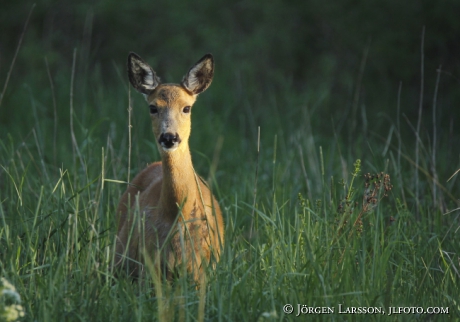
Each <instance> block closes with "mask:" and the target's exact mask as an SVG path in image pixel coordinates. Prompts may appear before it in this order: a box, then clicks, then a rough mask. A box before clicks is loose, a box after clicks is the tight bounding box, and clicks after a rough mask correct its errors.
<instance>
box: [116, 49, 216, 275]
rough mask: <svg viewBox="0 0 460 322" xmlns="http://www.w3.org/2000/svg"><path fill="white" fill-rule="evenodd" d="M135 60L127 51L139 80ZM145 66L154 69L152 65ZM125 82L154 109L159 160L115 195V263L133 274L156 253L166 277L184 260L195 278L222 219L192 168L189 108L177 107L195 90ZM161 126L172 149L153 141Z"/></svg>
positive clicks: (189, 101)
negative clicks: (173, 137)
mask: <svg viewBox="0 0 460 322" xmlns="http://www.w3.org/2000/svg"><path fill="white" fill-rule="evenodd" d="M205 57H206V56H205ZM205 57H203V59H205ZM203 59H202V60H200V61H199V63H200V62H201V61H203ZM137 62H140V63H142V66H144V67H145V65H146V66H148V65H147V64H146V63H145V62H144V61H142V60H141V58H140V57H139V56H137V55H133V56H132V55H130V57H129V63H128V70H129V75H130V79H131V78H135V79H136V80H139V79H141V80H142V78H143V77H145V70H142V71H141V72H140V74H141V76H139V77H138V74H136V72H139V66H138V65H139V64H137V65H136V63H137ZM197 64H198V63H197ZM210 64H211V65H210ZM195 66H196V65H195ZM209 66H211V67H212V68H213V62H212V61H211V62H210V63H209V62H208V64H207V65H206V67H207V68H209ZM148 68H150V66H148ZM192 68H193V67H192ZM147 72H148V71H147ZM151 72H153V73H154V71H153V69H151ZM198 72H199V71H198ZM189 73H190V71H189ZM153 75H154V77H156V75H155V74H153ZM187 75H188V74H187ZM187 75H186V77H187ZM192 76H193V77H195V79H194V81H195V82H196V79H198V80H199V81H200V83H199V84H198V86H197V88H198V89H199V90H201V89H202V88H203V87H206V88H207V87H208V86H209V84H210V82H211V80H212V78H211V80H210V79H209V72H208V76H207V79H203V80H202V79H200V78H199V77H200V75H198V73H196V74H194V75H192ZM204 82H205V83H204ZM131 83H132V85H133V86H134V87H135V88H136V89H137V90H138V91H140V92H141V93H143V94H146V96H147V101H148V103H149V104H151V105H154V106H155V107H156V108H157V109H158V112H157V113H155V114H152V115H151V120H152V128H153V132H154V134H155V139H156V142H157V145H158V148H159V150H160V153H161V159H162V161H161V162H155V163H153V164H151V165H150V166H148V167H147V168H146V169H144V170H143V171H141V172H140V173H139V174H138V175H137V176H136V177H135V178H134V179H133V181H132V182H131V184H130V185H129V187H128V189H127V190H126V191H125V193H124V194H123V195H122V197H121V200H120V203H119V205H118V209H117V214H118V216H119V217H118V234H117V243H116V264H117V265H118V266H122V267H123V268H124V269H127V271H128V273H129V274H133V275H139V274H140V273H141V271H142V270H143V265H144V264H145V262H146V261H145V256H148V257H149V258H150V259H151V260H152V261H154V260H155V259H157V258H158V255H159V260H160V266H161V267H162V269H163V270H164V271H165V272H166V274H167V275H168V277H170V276H171V274H172V273H173V272H174V270H175V269H177V268H178V266H181V265H184V266H185V267H186V269H187V271H188V272H189V273H190V274H192V276H193V278H194V279H195V281H196V282H199V280H200V275H201V273H202V270H203V264H204V265H207V264H209V263H210V262H211V261H212V259H213V258H214V260H215V261H218V260H219V258H220V253H221V249H222V247H223V244H224V224H223V219H222V213H221V210H220V207H219V204H218V202H217V200H216V199H215V197H214V196H213V194H212V192H211V191H210V190H209V188H208V186H207V185H206V184H205V183H204V181H202V179H201V178H199V177H198V175H197V174H196V173H195V171H194V169H193V164H192V159H191V155H190V151H189V147H188V138H189V136H190V129H191V113H187V114H186V113H183V109H184V107H185V106H192V105H193V103H194V102H195V100H196V96H197V95H196V94H194V93H193V92H192V93H191V92H190V89H188V88H184V87H183V85H178V84H163V85H160V84H159V85H157V87H155V88H154V89H152V90H150V91H145V86H144V85H143V84H138V83H137V81H136V82H133V81H131ZM166 130H167V131H168V132H172V133H177V135H178V136H180V138H181V140H180V143H179V144H178V147H177V149H175V150H174V151H167V150H165V149H163V148H162V146H161V145H160V144H159V143H158V142H159V138H160V135H161V134H162V133H164V132H165V131H166ZM136 210H137V211H136ZM136 216H137V218H136ZM160 250H161V252H160ZM144 255H145V256H144Z"/></svg>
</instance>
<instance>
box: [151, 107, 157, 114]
mask: <svg viewBox="0 0 460 322" xmlns="http://www.w3.org/2000/svg"><path fill="white" fill-rule="evenodd" d="M149 107H150V114H157V113H158V108H157V107H156V106H155V105H150V106H149Z"/></svg>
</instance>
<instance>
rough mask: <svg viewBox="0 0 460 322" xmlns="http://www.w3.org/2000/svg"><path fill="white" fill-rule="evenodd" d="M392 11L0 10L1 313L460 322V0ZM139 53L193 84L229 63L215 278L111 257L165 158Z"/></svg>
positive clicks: (59, 6) (196, 156) (218, 75)
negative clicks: (135, 64)
mask: <svg viewBox="0 0 460 322" xmlns="http://www.w3.org/2000/svg"><path fill="white" fill-rule="evenodd" d="M381 5H382V8H380V9H377V8H375V7H373V6H370V5H369V4H368V3H367V2H366V1H358V2H356V3H355V2H352V1H348V0H347V1H343V2H338V1H336V2H330V3H323V2H320V1H306V2H303V1H292V2H282V1H277V0H276V1H273V3H271V4H267V3H262V2H260V1H254V2H250V1H240V2H235V3H232V4H229V3H227V2H224V1H220V0H219V1H212V2H211V1H204V2H202V3H192V2H187V1H175V2H172V1H169V2H168V1H159V2H158V3H153V2H149V1H144V0H142V1H138V2H128V1H126V2H122V1H96V2H90V1H82V2H78V3H74V2H71V1H64V2H56V1H51V0H47V1H42V2H41V3H39V2H37V3H36V4H33V3H32V2H30V3H28V2H27V1H24V2H22V3H17V4H8V5H7V4H2V10H1V13H0V31H1V36H0V277H1V278H2V282H0V283H1V284H0V321H3V320H5V321H14V320H16V319H17V320H18V321H304V320H307V319H311V320H314V321H446V320H449V321H459V320H460V297H459V294H460V254H459V250H460V219H459V216H460V184H459V180H460V172H459V169H460V152H459V151H460V150H459V147H460V131H459V126H458V122H459V120H460V109H459V107H458V106H459V103H460V95H459V93H460V83H459V79H460V76H459V73H460V68H459V66H460V61H459V57H460V47H459V44H458V39H460V38H459V37H460V25H459V23H458V18H457V17H456V15H457V14H458V12H459V11H458V10H460V8H459V5H458V4H457V2H456V1H447V2H446V3H444V4H439V3H431V2H428V1H421V2H420V3H414V4H409V3H400V2H397V1H392V0H388V1H383V2H382V3H381ZM456 9H458V10H456ZM388 17H392V18H391V19H393V20H392V22H391V23H390V22H389V21H388V19H389V18H388ZM130 51H134V52H136V53H137V54H139V55H140V56H142V57H143V58H144V59H145V60H146V61H147V62H149V64H150V65H151V66H152V67H153V68H154V69H155V70H156V72H157V74H158V75H159V76H160V78H161V79H162V80H163V81H165V82H176V83H178V82H180V80H181V79H182V76H183V75H184V74H185V73H186V72H187V71H188V68H189V67H191V66H192V65H193V63H195V62H196V61H197V60H198V59H199V58H200V57H202V56H203V55H204V54H205V53H207V52H212V53H213V55H214V60H215V76H214V80H213V83H212V85H211V86H210V88H209V89H208V90H207V91H206V92H204V93H203V94H200V96H199V97H198V100H197V102H196V104H195V105H194V107H193V112H192V134H191V138H190V148H191V152H192V157H193V162H194V167H195V169H196V171H197V173H198V174H200V175H201V176H202V177H203V178H204V179H206V180H207V182H208V183H209V185H210V187H211V188H212V191H213V193H214V194H215V196H216V197H217V199H218V200H219V204H220V207H221V209H222V211H223V216H224V221H225V246H224V249H223V252H222V257H221V260H220V262H219V263H218V265H217V266H216V269H215V270H212V269H207V270H206V281H205V283H204V284H203V285H202V286H201V288H199V289H197V288H195V286H194V284H193V283H192V281H191V279H190V277H189V276H187V275H186V274H182V275H180V276H178V277H177V278H176V279H174V280H173V281H165V280H164V279H163V278H161V277H158V276H155V274H153V273H152V274H147V276H146V278H145V279H132V278H130V277H127V276H125V275H123V274H116V273H117V272H115V271H114V270H113V268H112V265H113V261H114V252H115V237H116V230H117V226H116V213H115V212H116V207H117V205H118V201H119V198H120V196H121V194H122V193H123V191H124V190H125V189H126V187H127V184H128V182H129V181H130V180H132V178H133V177H134V176H135V175H136V174H137V173H138V172H139V171H141V170H142V169H143V168H144V167H145V166H146V165H147V164H149V163H151V162H154V161H158V160H159V158H160V154H159V152H158V151H157V147H156V144H155V142H154V136H153V133H152V131H151V124H150V117H149V109H148V105H147V103H146V102H145V101H144V99H143V97H142V95H140V94H139V93H137V92H135V90H133V89H132V87H130V85H129V82H128V79H127V75H126V59H127V55H128V53H129V52H130ZM151 272H152V271H151ZM291 310H292V311H291Z"/></svg>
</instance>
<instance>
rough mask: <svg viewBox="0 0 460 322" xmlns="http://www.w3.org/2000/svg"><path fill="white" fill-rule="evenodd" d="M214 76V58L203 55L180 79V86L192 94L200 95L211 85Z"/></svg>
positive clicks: (209, 55)
mask: <svg viewBox="0 0 460 322" xmlns="http://www.w3.org/2000/svg"><path fill="white" fill-rule="evenodd" d="M213 76H214V58H213V57H212V55H211V54H206V55H204V56H203V57H202V58H201V59H200V60H199V61H198V62H197V63H196V64H195V65H193V67H192V68H190V70H189V71H188V73H187V74H185V76H184V78H183V79H182V86H184V87H185V89H187V90H188V91H189V92H191V93H192V94H195V95H197V94H200V93H201V92H204V91H205V90H206V89H207V88H208V87H209V85H211V82H212V77H213Z"/></svg>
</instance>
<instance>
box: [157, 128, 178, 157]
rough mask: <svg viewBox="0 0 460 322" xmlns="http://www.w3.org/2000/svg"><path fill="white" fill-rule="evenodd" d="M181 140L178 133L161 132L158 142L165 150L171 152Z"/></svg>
mask: <svg viewBox="0 0 460 322" xmlns="http://www.w3.org/2000/svg"><path fill="white" fill-rule="evenodd" d="M181 142H182V140H181V139H180V137H179V134H177V133H176V134H173V133H170V132H169V133H161V135H160V139H159V140H158V143H159V144H160V146H161V148H162V149H163V151H165V152H173V151H174V150H176V149H177V148H178V146H179V144H180V143H181Z"/></svg>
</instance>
